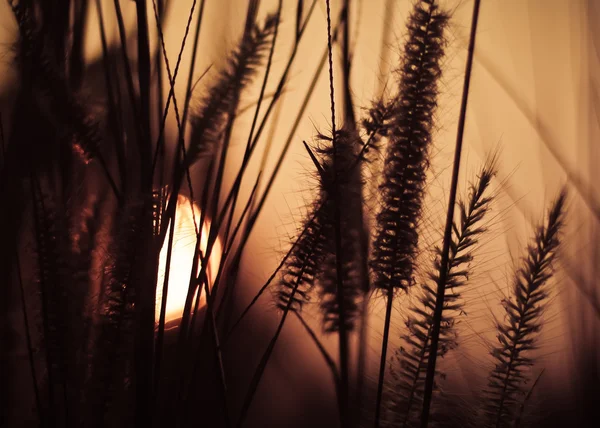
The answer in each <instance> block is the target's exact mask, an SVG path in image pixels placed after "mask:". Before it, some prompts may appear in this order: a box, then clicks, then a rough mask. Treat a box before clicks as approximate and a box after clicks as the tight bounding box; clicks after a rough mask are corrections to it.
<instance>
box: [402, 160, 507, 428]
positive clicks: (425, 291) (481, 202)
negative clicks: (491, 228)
mask: <svg viewBox="0 0 600 428" xmlns="http://www.w3.org/2000/svg"><path fill="white" fill-rule="evenodd" d="M495 174H496V165H495V158H492V159H491V161H489V162H488V163H487V164H486V165H485V166H484V167H483V168H482V170H481V172H480V173H479V176H478V179H477V181H476V182H475V183H473V184H472V185H471V188H470V191H469V195H468V197H467V199H466V200H461V201H459V202H458V207H459V208H458V209H459V212H460V217H459V219H458V220H455V221H454V223H453V226H452V242H451V244H450V257H449V260H448V273H447V276H446V281H445V286H444V293H445V296H444V302H445V305H444V312H443V314H442V319H443V323H442V327H441V331H440V348H439V351H438V356H439V357H443V356H444V355H445V354H446V353H447V352H448V351H449V350H451V349H454V348H455V347H456V346H458V342H457V341H456V334H455V332H454V325H455V324H456V323H457V321H458V320H457V318H458V317H459V315H460V314H461V313H462V310H463V304H464V302H463V301H462V291H463V289H464V288H465V286H466V285H467V281H468V278H469V276H470V275H471V262H472V261H473V252H474V251H475V249H476V246H477V245H478V243H479V239H480V238H481V236H482V235H483V234H485V233H486V231H487V228H486V227H485V226H484V225H483V224H482V223H483V222H484V220H485V217H486V214H487V213H488V211H489V210H490V205H491V203H492V200H493V198H492V196H490V195H489V186H490V183H491V180H492V178H493V177H494V175H495ZM441 252H442V249H441V248H439V247H438V248H436V253H437V254H436V258H435V262H434V266H433V269H432V270H431V273H430V275H429V279H430V281H429V282H428V283H426V284H424V285H423V288H422V290H421V295H420V297H419V303H417V305H415V306H413V307H412V308H411V309H410V315H409V317H408V320H407V322H406V327H407V330H408V331H407V333H406V334H404V336H403V341H404V342H405V344H406V345H405V346H403V347H401V348H400V349H399V351H398V353H397V358H396V360H397V363H396V364H395V365H394V372H395V375H396V377H397V381H396V382H395V385H394V387H393V389H394V398H393V399H392V401H393V404H392V405H391V406H390V407H391V408H392V420H393V421H394V423H396V424H399V425H400V426H403V427H412V426H418V420H419V416H420V410H421V405H422V397H423V390H424V385H425V374H426V371H427V362H428V358H429V351H430V344H431V342H430V340H431V337H430V336H431V330H432V326H433V315H434V309H435V298H436V285H437V283H438V281H439V277H440V272H439V270H440V260H441Z"/></svg>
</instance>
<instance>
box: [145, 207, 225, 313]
mask: <svg viewBox="0 0 600 428" xmlns="http://www.w3.org/2000/svg"><path fill="white" fill-rule="evenodd" d="M194 217H195V218H196V224H199V223H200V208H199V207H198V206H197V205H195V204H194V213H193V214H192V207H191V205H190V200H189V199H188V198H186V197H185V196H182V195H179V197H178V199H177V213H176V218H175V234H174V236H173V250H172V254H171V268H170V270H169V284H168V289H167V290H168V291H167V307H166V311H165V320H166V321H167V322H168V321H172V320H176V319H178V318H181V315H182V312H183V308H184V306H185V300H186V297H187V292H188V287H189V282H190V274H191V271H192V261H193V258H194V250H195V245H196V233H195V231H194V227H195V226H194V220H193V219H194ZM209 227H210V223H208V222H206V221H205V222H204V225H203V228H202V238H201V246H200V248H201V250H202V252H205V251H206V244H207V240H208V230H209ZM170 228H171V225H169V229H168V230H167V235H166V238H165V242H164V244H163V247H162V249H161V251H160V258H159V269H158V279H157V284H156V307H155V319H156V321H157V322H158V319H159V317H160V306H161V301H162V294H163V293H162V291H163V285H164V280H165V268H166V265H167V248H168V241H169V240H168V238H169V233H170ZM221 250H222V249H221V242H220V241H219V239H218V238H217V239H216V241H215V243H214V245H213V248H212V252H211V256H210V260H209V264H208V271H207V274H208V278H209V285H212V282H213V281H214V279H215V276H216V273H217V270H218V267H219V261H220V257H221ZM200 269H201V264H200V263H198V270H197V273H196V274H198V273H199V272H200ZM197 297H198V294H197V293H196V296H194V301H193V303H192V305H194V304H195V301H196V298H197ZM205 304H206V295H205V294H204V292H202V293H201V297H200V302H199V304H198V308H202V307H203V306H204V305H205ZM192 307H193V306H192Z"/></svg>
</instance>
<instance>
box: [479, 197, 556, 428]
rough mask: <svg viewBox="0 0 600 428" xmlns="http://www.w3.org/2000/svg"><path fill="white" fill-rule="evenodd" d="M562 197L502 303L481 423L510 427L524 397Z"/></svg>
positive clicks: (498, 427) (538, 232) (544, 297)
mask: <svg viewBox="0 0 600 428" xmlns="http://www.w3.org/2000/svg"><path fill="white" fill-rule="evenodd" d="M566 196H567V195H566V192H565V191H562V192H561V193H560V194H559V196H558V197H557V198H556V200H555V201H554V202H553V204H552V206H551V207H550V210H549V211H548V217H547V219H546V222H545V224H544V225H542V226H539V227H538V228H537V230H536V231H535V235H534V238H533V240H532V242H531V243H530V244H529V246H528V247H527V253H526V255H525V257H524V258H523V259H522V261H521V267H520V268H519V269H518V270H517V272H516V273H515V277H514V280H513V281H514V282H513V286H512V293H511V296H510V297H509V298H508V299H505V300H503V302H502V303H503V306H504V310H505V312H506V313H505V317H504V320H502V321H499V322H498V323H497V325H496V327H497V329H498V335H497V338H498V345H497V346H496V347H495V348H494V349H493V351H492V356H493V357H494V359H495V360H496V366H495V367H494V369H493V370H492V372H491V373H490V376H489V382H488V386H487V389H486V390H485V391H484V393H485V396H486V399H485V404H484V409H483V411H484V414H485V417H486V423H485V426H491V427H496V428H500V427H510V426H513V424H514V423H515V418H516V417H517V411H518V408H519V406H520V404H521V403H522V402H523V400H524V399H525V396H526V390H525V382H526V381H527V380H528V378H529V373H528V370H529V367H531V366H532V365H533V364H534V360H533V358H532V357H531V355H530V352H531V351H532V350H534V349H536V347H537V345H536V339H537V336H538V333H539V331H540V330H541V328H542V320H541V317H542V314H543V312H544V309H545V307H546V305H547V299H548V296H549V294H550V290H549V289H548V281H549V280H550V279H551V278H552V276H553V271H552V263H553V261H554V260H555V258H556V255H557V250H558V248H559V245H560V242H561V232H562V229H563V226H564V216H565V203H566Z"/></svg>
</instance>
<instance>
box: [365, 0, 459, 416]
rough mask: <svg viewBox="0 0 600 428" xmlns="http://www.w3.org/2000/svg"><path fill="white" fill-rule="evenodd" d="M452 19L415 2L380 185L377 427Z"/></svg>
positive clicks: (408, 281)
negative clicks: (381, 313) (382, 302)
mask: <svg viewBox="0 0 600 428" xmlns="http://www.w3.org/2000/svg"><path fill="white" fill-rule="evenodd" d="M448 19H449V16H448V14H447V13H446V12H445V11H443V10H442V9H440V7H439V5H438V3H437V1H435V0H422V1H418V2H416V3H415V6H414V8H413V10H412V12H411V15H410V16H409V18H408V24H407V26H408V38H407V42H406V45H405V47H404V57H403V59H402V65H401V68H400V70H399V89H398V94H397V100H396V101H395V102H394V103H393V108H394V115H393V119H392V125H391V126H390V135H389V137H388V138H389V143H388V146H387V151H386V157H385V160H384V165H383V171H382V176H383V179H382V183H381V185H380V187H379V188H380V192H381V195H382V196H381V211H380V212H379V213H378V214H377V226H376V232H375V240H374V243H373V254H372V258H371V267H372V269H373V274H374V281H373V285H374V287H376V288H377V289H379V290H381V291H382V292H383V293H384V295H385V298H386V299H387V304H386V315H385V321H384V322H385V325H384V335H383V342H382V347H381V362H380V368H379V370H380V374H379V385H378V392H377V403H376V416H375V426H377V425H378V421H379V414H380V410H379V408H380V406H381V399H382V392H383V383H384V374H385V364H386V363H385V362H386V353H387V342H388V337H389V328H390V320H391V315H392V303H393V298H394V295H395V294H397V293H398V292H400V291H406V290H407V289H408V288H410V287H411V286H412V285H413V268H414V266H413V265H414V261H415V257H416V254H417V249H418V248H417V246H418V242H419V235H418V228H419V219H420V216H421V206H422V200H423V188H424V186H425V181H426V169H427V166H428V164H429V152H430V146H431V140H432V135H431V133H432V129H433V119H434V113H435V108H436V107H437V95H438V80H439V78H440V75H441V69H440V61H441V59H442V57H443V54H444V46H445V43H446V42H445V38H444V29H445V27H446V25H447V23H448Z"/></svg>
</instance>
